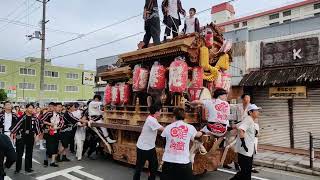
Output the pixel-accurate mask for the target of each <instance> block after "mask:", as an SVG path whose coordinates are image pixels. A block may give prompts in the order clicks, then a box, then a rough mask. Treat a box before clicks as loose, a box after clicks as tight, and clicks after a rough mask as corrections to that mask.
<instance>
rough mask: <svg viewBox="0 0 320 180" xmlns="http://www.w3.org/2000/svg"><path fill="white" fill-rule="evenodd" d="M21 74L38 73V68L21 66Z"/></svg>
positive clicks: (33, 74) (31, 74)
mask: <svg viewBox="0 0 320 180" xmlns="http://www.w3.org/2000/svg"><path fill="white" fill-rule="evenodd" d="M20 75H29V76H35V75H36V70H35V69H29V68H20Z"/></svg>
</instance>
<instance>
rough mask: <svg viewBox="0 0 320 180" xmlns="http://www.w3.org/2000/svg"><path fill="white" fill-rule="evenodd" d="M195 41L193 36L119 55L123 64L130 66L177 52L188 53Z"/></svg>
mask: <svg viewBox="0 0 320 180" xmlns="http://www.w3.org/2000/svg"><path fill="white" fill-rule="evenodd" d="M194 39H195V36H194V35H192V36H189V37H187V38H183V39H176V40H172V41H170V42H166V43H164V44H160V45H157V46H151V47H149V48H145V49H140V50H137V51H133V52H129V53H124V54H121V55H119V60H120V63H121V64H130V63H132V62H134V61H139V60H143V59H150V58H153V57H159V56H162V55H168V54H173V53H176V52H185V53H187V52H188V49H189V48H190V46H191V44H192V42H193V41H194Z"/></svg>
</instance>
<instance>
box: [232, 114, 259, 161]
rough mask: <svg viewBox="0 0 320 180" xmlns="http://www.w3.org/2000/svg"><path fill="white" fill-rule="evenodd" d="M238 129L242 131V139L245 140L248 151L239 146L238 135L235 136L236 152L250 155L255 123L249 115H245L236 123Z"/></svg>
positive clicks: (253, 141)
mask: <svg viewBox="0 0 320 180" xmlns="http://www.w3.org/2000/svg"><path fill="white" fill-rule="evenodd" d="M238 129H239V131H240V130H243V131H244V140H245V142H246V146H247V148H248V152H246V151H245V150H244V148H243V147H241V144H242V142H241V139H240V136H238V137H237V142H236V152H238V153H240V154H242V155H244V156H248V157H252V156H253V154H254V150H255V132H256V129H255V123H254V121H253V119H252V117H251V116H247V117H246V118H245V119H244V120H243V121H242V122H241V123H239V124H238Z"/></svg>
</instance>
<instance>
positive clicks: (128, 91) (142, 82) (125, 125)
mask: <svg viewBox="0 0 320 180" xmlns="http://www.w3.org/2000/svg"><path fill="white" fill-rule="evenodd" d="M230 49H231V43H230V42H228V41H227V40H224V38H223V35H222V33H221V31H220V29H219V28H218V27H216V26H215V25H214V24H210V25H207V26H205V27H204V28H202V30H201V33H194V34H190V35H184V36H179V37H177V38H175V39H173V40H171V41H167V42H166V43H162V44H160V45H157V46H150V47H148V48H145V49H138V50H136V51H133V52H129V53H125V54H121V55H120V56H119V59H118V62H117V65H118V67H116V68H114V69H108V70H106V71H105V72H103V73H100V74H98V76H99V77H101V78H102V80H104V81H107V82H108V84H107V86H106V89H105V97H104V98H105V99H104V101H105V103H106V106H105V114H104V118H105V123H104V124H93V126H96V127H105V128H108V129H109V130H110V131H111V132H112V135H113V138H114V139H116V140H117V143H115V144H112V145H111V147H112V148H111V149H112V152H111V154H112V156H113V158H114V159H115V160H118V161H122V162H125V163H129V164H135V162H136V142H137V140H138V137H139V134H140V132H141V130H142V126H143V124H144V121H145V119H146V118H147V116H148V113H149V112H148V105H150V104H151V103H152V102H155V101H158V102H161V103H162V105H163V106H162V113H161V117H160V118H159V119H158V121H159V123H160V124H162V125H163V126H166V125H168V124H170V123H172V122H173V120H174V118H173V113H172V111H173V109H174V107H177V106H180V107H184V108H185V109H186V112H187V118H186V122H187V123H190V124H192V125H194V126H195V127H196V128H197V129H198V130H199V129H200V128H202V126H203V125H205V123H206V122H205V121H206V120H205V118H203V117H205V116H204V115H202V110H201V109H202V108H201V107H191V106H189V105H188V103H187V102H190V101H192V100H198V99H204V98H211V94H210V93H211V92H213V91H214V89H215V88H225V89H229V87H230V76H229V75H228V74H227V73H225V71H226V70H228V68H229V62H230V61H231V52H230ZM203 139H206V140H205V142H204V146H205V148H206V150H207V151H208V152H207V153H206V154H200V153H199V151H198V150H196V149H193V151H194V153H196V155H195V159H194V163H193V172H194V174H202V173H205V172H207V171H215V170H216V169H217V168H218V166H220V162H221V158H222V154H223V150H222V149H219V143H218V142H217V141H216V138H212V137H211V138H203ZM164 145H165V140H164V139H162V138H161V137H158V138H157V142H156V146H157V148H156V149H157V154H158V159H159V161H161V159H162V154H163V147H164ZM193 148H194V147H193ZM105 149H106V151H108V148H105ZM109 149H110V148H109ZM109 153H110V152H109ZM232 160H233V155H232V153H231V154H230V155H229V154H228V156H227V158H226V161H230V162H232ZM159 164H161V162H159Z"/></svg>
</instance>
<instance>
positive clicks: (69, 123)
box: [0, 95, 116, 177]
mask: <svg viewBox="0 0 320 180" xmlns="http://www.w3.org/2000/svg"><path fill="white" fill-rule="evenodd" d="M101 100H102V98H101V96H99V95H95V96H94V97H93V100H92V101H88V103H87V105H85V106H82V107H80V105H79V104H78V103H69V104H66V105H62V103H60V102H51V103H49V104H48V106H46V107H44V108H40V107H39V106H35V105H34V104H27V105H26V106H24V107H23V108H21V107H19V108H13V106H12V103H11V102H9V101H6V102H4V107H3V110H2V111H1V112H0V134H2V135H4V136H6V137H7V138H9V140H10V141H9V142H10V145H11V146H12V147H15V152H14V153H15V158H14V161H16V169H15V173H19V172H20V171H21V168H22V167H21V164H22V157H23V154H24V153H25V171H26V172H27V173H31V172H33V169H32V156H33V148H34V145H35V141H36V142H37V144H38V145H39V148H40V149H41V150H45V151H46V153H45V157H44V162H43V163H44V166H45V167H48V166H50V167H58V162H61V161H66V162H68V161H70V160H69V159H68V157H67V154H68V152H69V151H70V152H71V153H75V154H76V157H77V160H79V161H80V160H81V159H82V156H83V155H85V154H87V156H88V157H89V158H90V159H94V158H95V157H94V156H93V153H94V152H97V150H98V149H99V147H100V146H101V143H100V142H101V137H102V138H105V141H107V142H108V143H115V142H116V141H115V140H113V139H111V138H110V136H109V135H111V134H110V133H108V129H106V128H103V127H101V128H95V127H91V126H90V124H91V123H92V122H102V121H103V120H102V118H103V104H102V102H101ZM20 112H21V113H20ZM1 141H5V139H4V140H2V139H1ZM1 146H2V145H1ZM1 152H2V150H1ZM10 155H11V156H12V154H10ZM5 156H6V155H5V154H3V153H0V171H1V177H4V175H5V173H4V167H5V166H4V164H3V161H4V157H5ZM7 160H8V158H7ZM8 164H10V163H8ZM6 167H7V166H6Z"/></svg>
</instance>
